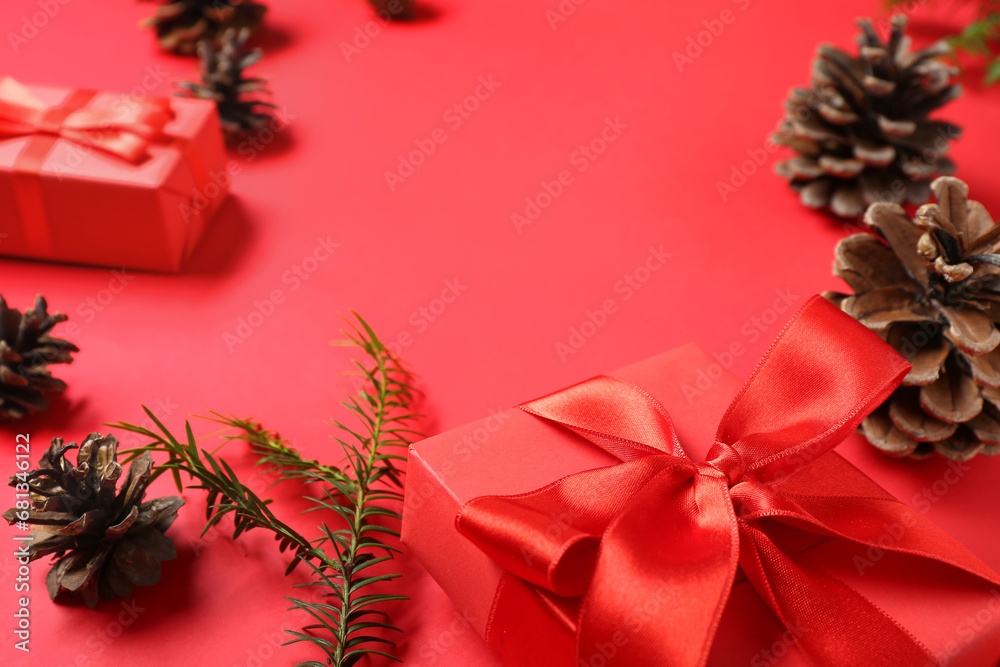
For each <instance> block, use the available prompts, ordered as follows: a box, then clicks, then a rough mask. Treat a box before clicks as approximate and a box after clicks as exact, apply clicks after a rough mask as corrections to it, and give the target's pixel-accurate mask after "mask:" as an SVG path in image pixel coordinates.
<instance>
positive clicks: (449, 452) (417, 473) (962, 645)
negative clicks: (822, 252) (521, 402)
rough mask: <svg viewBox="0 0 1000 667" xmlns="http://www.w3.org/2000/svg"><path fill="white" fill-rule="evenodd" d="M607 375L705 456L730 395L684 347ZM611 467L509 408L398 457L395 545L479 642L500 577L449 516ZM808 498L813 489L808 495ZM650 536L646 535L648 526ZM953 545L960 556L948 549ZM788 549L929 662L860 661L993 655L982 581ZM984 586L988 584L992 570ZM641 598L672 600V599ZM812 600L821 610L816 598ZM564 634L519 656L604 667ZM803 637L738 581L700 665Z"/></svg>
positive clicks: (789, 653)
mask: <svg viewBox="0 0 1000 667" xmlns="http://www.w3.org/2000/svg"><path fill="white" fill-rule="evenodd" d="M852 324H853V323H852ZM610 375H611V376H612V377H613V378H616V379H620V380H625V381H627V382H629V383H633V384H634V385H637V386H638V387H641V388H642V389H644V390H646V391H647V392H648V393H649V394H650V395H652V397H653V398H655V399H656V400H657V401H659V403H660V404H661V405H662V406H663V407H664V408H665V409H666V411H667V412H668V413H669V415H670V418H671V419H672V420H673V425H674V430H675V432H676V435H677V439H678V440H679V442H680V444H681V446H682V447H683V448H684V450H685V451H686V452H687V454H688V455H689V456H690V458H691V459H692V460H694V461H701V460H703V459H705V457H706V454H707V453H708V452H709V447H710V445H711V444H712V443H713V442H714V441H715V437H716V428H717V427H718V425H719V423H720V420H722V418H723V415H724V414H725V413H726V411H727V408H729V406H730V403H731V402H732V401H733V399H734V397H735V396H737V393H738V392H739V391H740V388H741V385H742V383H741V382H740V381H739V380H738V379H737V378H736V377H735V376H733V375H732V374H730V373H728V372H726V371H723V370H722V368H721V366H720V365H719V364H718V363H716V362H715V360H714V359H713V358H712V357H710V356H709V355H707V354H706V353H705V352H703V351H702V350H701V349H699V348H698V347H696V346H694V345H688V346H685V347H682V348H679V349H676V350H673V351H670V352H666V353H664V354H661V355H659V356H657V357H654V358H652V359H647V360H645V361H642V362H640V363H636V364H634V365H631V366H627V367H625V368H622V369H619V370H617V371H614V372H613V373H611V374H610ZM540 400H545V399H540ZM828 457H829V458H828ZM820 458H821V459H823V460H824V461H825V462H826V463H828V464H832V468H831V469H834V470H839V471H841V472H843V473H844V476H845V477H852V478H855V477H856V478H857V479H858V480H862V485H863V486H862V488H865V489H868V491H869V492H870V495H871V496H872V497H873V498H879V497H880V496H883V494H884V496H885V497H888V498H889V501H890V502H891V496H888V494H887V493H885V492H884V490H882V489H881V488H879V487H878V486H877V484H875V483H874V482H873V481H871V480H869V479H868V478H867V477H865V476H864V474H863V473H861V472H860V471H858V470H857V469H856V468H854V467H853V466H852V465H851V464H850V463H848V462H847V461H846V460H844V459H843V458H842V457H840V456H839V455H838V454H836V453H835V452H828V453H826V454H823V455H822V456H821V457H820ZM617 463H619V460H618V458H616V457H615V456H613V455H612V454H610V453H608V452H607V451H605V450H604V449H602V448H600V447H597V446H595V445H594V444H592V443H591V442H588V441H587V440H585V439H583V438H581V437H580V436H579V435H577V434H575V433H574V432H572V431H570V430H569V429H567V428H563V427H562V426H559V425H556V424H553V423H551V422H549V421H546V420H542V419H539V418H538V417H537V416H535V415H534V414H528V412H526V411H524V410H521V409H509V410H505V411H503V412H500V413H495V414H492V415H491V416H489V417H487V418H485V419H482V420H480V421H478V422H475V423H472V424H468V425H466V426H464V427H461V428H458V429H454V430H452V431H449V432H446V433H443V434H440V435H437V436H434V437H432V438H429V439H427V440H424V441H421V442H419V443H416V444H415V445H413V446H412V447H411V449H410V459H409V467H408V479H407V496H406V503H405V510H404V519H403V541H404V542H405V543H406V544H407V545H408V546H409V548H410V549H411V550H412V552H413V553H414V554H415V555H416V556H417V557H418V558H419V559H420V561H421V562H422V563H423V564H424V566H425V567H426V568H427V570H428V571H429V572H430V574H431V575H432V576H433V577H434V578H435V580H436V581H437V582H438V583H439V584H440V585H441V586H442V588H443V589H444V590H445V592H446V593H447V594H448V595H449V597H450V598H451V599H452V600H453V601H454V603H455V605H456V606H457V608H458V610H459V611H460V612H461V613H462V614H463V615H464V616H465V617H466V618H467V619H469V621H470V622H471V623H472V625H473V627H474V628H475V629H476V630H477V631H478V632H479V633H480V635H481V636H486V634H487V630H488V627H489V626H490V624H491V622H492V619H493V617H494V616H495V615H497V614H498V613H499V612H498V600H499V599H500V596H499V595H498V586H500V584H501V582H502V581H506V580H507V579H506V578H505V574H504V571H503V569H502V568H501V567H500V565H498V564H497V563H496V562H494V560H493V559H491V558H490V557H489V556H487V555H486V554H485V553H484V551H483V550H481V548H480V547H478V546H477V545H475V544H473V542H472V541H470V540H469V539H467V537H466V536H464V535H463V534H460V533H459V531H458V529H457V527H456V517H458V516H459V514H460V512H461V511H462V510H463V506H465V505H466V504H467V503H468V502H469V501H470V500H472V499H474V498H481V497H482V496H509V495H512V494H528V493H529V492H534V491H535V490H536V489H540V488H542V487H546V485H551V484H552V483H553V482H555V481H556V480H560V479H561V478H564V477H567V476H569V475H573V474H574V473H579V472H581V471H586V470H591V469H598V468H604V467H607V466H612V465H615V464H617ZM805 468H806V469H808V468H809V466H805ZM795 474H796V473H792V475H791V477H790V479H794V477H795ZM901 474H902V473H901ZM826 483H829V484H832V485H833V486H832V487H831V488H835V487H836V485H837V483H838V479H832V480H828V481H827V482H823V484H826ZM865 485H866V486H865ZM822 491H823V489H816V492H817V493H820V492H822ZM608 492H609V493H612V492H613V490H612V489H609V490H608ZM910 509H912V508H910ZM908 512H909V510H904V516H913V517H916V516H917V514H918V512H917V510H915V509H914V510H913V511H912V514H909V513H908ZM919 518H920V520H921V521H922V520H923V517H919ZM914 520H915V519H914ZM552 524H553V526H555V527H556V529H557V531H558V529H559V526H560V523H559V519H558V516H554V517H553V519H552ZM903 524H905V525H903ZM910 525H911V523H910V520H906V521H903V522H902V524H901V525H888V526H886V528H885V535H884V539H885V543H884V546H886V547H891V546H892V545H893V543H894V542H895V543H897V544H898V541H899V540H902V539H904V538H903V537H902V536H901V534H902V533H905V531H907V530H908V529H909V528H910ZM944 528H945V529H947V526H944ZM650 529H651V530H654V528H653V527H652V526H651V528H650ZM880 539H881V538H880ZM945 539H947V538H945ZM954 546H955V547H957V548H958V549H959V550H960V551H964V549H962V548H961V547H960V546H958V545H957V544H956V545H954ZM801 549H802V553H803V557H804V558H805V559H807V560H808V562H812V563H817V564H820V565H821V568H822V569H823V570H824V571H828V572H830V573H832V574H833V575H835V576H836V577H837V578H838V579H840V580H841V581H842V582H844V583H846V584H847V585H848V586H849V587H851V588H853V589H854V590H855V591H857V592H858V593H860V594H861V595H863V596H865V597H867V598H868V599H869V600H871V601H874V603H875V606H876V607H878V608H880V609H881V610H882V611H884V613H885V614H886V615H888V616H889V617H891V618H893V619H895V621H896V622H897V623H898V624H899V625H900V626H901V627H902V628H905V629H906V630H908V631H909V632H910V633H912V636H915V637H916V638H917V640H918V643H921V644H922V645H923V646H924V647H925V648H926V651H927V652H928V653H929V654H930V656H933V658H930V657H929V658H928V659H927V660H926V662H925V661H920V664H913V663H912V661H911V660H908V659H904V658H899V659H898V660H899V661H896V662H893V661H892V659H890V661H889V662H885V661H884V660H883V661H881V662H872V663H866V664H880V665H881V664H887V665H899V666H900V667H925V664H926V666H927V667H932V666H933V665H948V666H950V667H994V666H995V665H996V664H997V661H998V659H1000V587H998V586H996V585H995V584H993V585H992V587H991V585H990V584H988V583H986V582H984V581H981V580H980V581H974V579H973V578H972V577H970V576H969V575H968V574H967V573H966V572H962V571H959V570H958V569H956V568H951V567H949V566H945V565H943V564H942V563H940V562H934V561H930V560H923V559H920V558H914V557H911V556H909V555H907V554H901V553H894V552H893V551H892V550H891V549H889V548H887V549H881V548H872V547H865V546H862V545H856V544H853V543H845V541H843V540H831V539H823V538H819V539H818V540H813V541H812V542H806V543H803V544H802V546H801ZM970 557H971V554H970ZM983 567H985V566H983ZM993 579H994V580H995V579H996V576H995V573H994V576H993ZM651 595H652V593H651ZM653 602H655V603H657V604H659V603H669V604H679V603H680V602H678V601H677V600H671V601H669V602H667V601H663V600H661V601H655V600H654V601H653ZM817 602H818V603H819V604H820V605H824V604H826V601H825V600H818V601H817ZM536 613H537V612H536V611H535V610H527V609H526V610H525V614H524V619H525V620H524V621H523V623H521V625H525V626H528V627H527V629H525V628H523V627H522V628H518V630H519V631H526V632H528V633H530V632H531V625H532V624H533V623H535V622H536V621H537V618H538V617H537V616H536ZM556 613H559V612H558V611H557V612H556ZM821 617H822V615H821ZM515 624H516V623H515ZM557 624H558V623H557ZM572 624H573V623H572V621H569V622H565V621H563V622H562V627H563V632H562V633H561V634H560V635H559V636H557V637H555V638H554V639H553V638H546V642H545V644H546V645H545V646H544V647H540V648H538V649H537V650H538V653H537V654H532V655H533V657H532V658H531V660H534V662H532V664H546V665H549V667H561V665H563V664H565V665H572V666H573V667H576V666H577V665H578V664H580V665H588V666H590V665H597V664H602V665H603V664H606V663H607V664H611V663H609V662H607V661H606V660H604V659H602V656H601V655H600V654H599V653H596V654H594V655H592V656H590V657H589V658H588V659H582V658H580V657H579V656H577V657H576V658H574V657H573V655H574V642H573V637H572ZM813 630H814V629H813V628H797V627H792V628H789V627H786V625H783V624H782V623H781V622H780V621H779V620H778V618H777V617H776V615H775V614H774V613H773V612H772V610H771V609H770V608H769V607H768V606H767V604H766V603H765V602H764V600H763V599H762V598H761V597H760V595H759V594H758V593H757V591H756V590H755V589H754V587H753V586H752V585H751V583H750V582H749V580H748V579H747V578H745V577H742V576H739V575H738V576H737V578H736V581H735V584H734V585H733V586H732V592H731V594H730V596H729V599H728V603H727V604H726V607H725V609H724V611H723V612H722V615H721V619H720V620H719V622H718V626H717V632H716V633H715V641H714V643H712V645H711V652H710V653H709V654H708V658H707V662H705V663H704V664H707V665H710V666H713V667H732V665H751V667H768V666H772V665H781V666H786V667H797V666H800V665H802V666H804V665H807V664H809V663H808V662H807V660H806V658H805V656H804V654H803V653H802V652H800V650H799V649H798V647H797V645H798V643H799V641H800V639H801V638H802V637H803V636H804V635H805V634H807V633H811V632H813ZM642 631H643V632H685V631H687V629H686V628H683V627H681V628H645V629H643V630H642ZM501 641H502V637H501ZM841 641H849V640H848V639H842V640H841ZM494 648H495V647H494ZM495 650H496V648H495ZM613 652H614V647H613V646H611V645H610V644H609V645H608V653H609V654H610V653H613ZM524 659H525V658H523V657H522V658H520V660H522V661H523V660H524ZM504 664H505V665H507V666H508V667H511V666H513V665H517V664H528V663H524V662H517V661H514V660H511V659H509V658H508V661H507V662H505V663H504ZM678 664H681V663H678ZM685 664H686V663H685Z"/></svg>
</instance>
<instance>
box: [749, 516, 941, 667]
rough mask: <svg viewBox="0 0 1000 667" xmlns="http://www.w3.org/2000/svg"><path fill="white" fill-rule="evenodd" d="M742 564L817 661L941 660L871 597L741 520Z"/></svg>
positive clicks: (887, 665) (890, 665) (834, 666)
mask: <svg viewBox="0 0 1000 667" xmlns="http://www.w3.org/2000/svg"><path fill="white" fill-rule="evenodd" d="M740 566H741V568H742V569H743V571H744V572H745V573H746V575H747V578H748V579H750V581H751V583H753V585H754V587H755V588H756V589H757V592H758V593H759V594H760V596H761V597H762V598H764V600H765V601H766V602H767V603H768V605H769V606H770V607H771V609H772V610H773V611H774V613H775V614H776V615H777V616H778V618H779V619H780V620H781V622H782V623H783V624H784V625H785V627H786V628H788V631H789V633H790V634H791V636H793V637H795V640H796V643H797V645H798V646H799V648H800V649H802V651H803V653H804V654H805V655H806V657H807V658H808V659H809V660H810V661H811V662H812V663H813V664H815V665H820V666H822V667H841V666H842V665H865V666H866V667H899V665H920V666H923V665H934V664H937V663H936V662H935V660H934V657H933V656H932V655H931V653H930V651H929V650H928V649H927V647H926V646H924V645H923V644H922V643H921V642H920V641H919V640H918V639H917V638H916V637H914V636H913V635H912V634H910V633H909V632H908V631H907V630H906V629H905V628H903V627H902V626H901V625H899V623H897V622H896V621H895V619H893V618H892V617H890V616H889V615H888V614H886V613H885V612H884V611H883V610H882V609H880V608H879V607H878V606H876V605H875V604H874V603H873V602H871V601H870V600H869V599H868V598H866V597H864V596H863V595H861V594H860V593H858V592H857V591H855V590H854V589H853V588H851V587H850V586H848V585H846V584H844V583H843V582H841V581H839V580H838V579H835V578H834V577H831V576H829V575H827V574H824V573H822V572H818V571H815V570H807V569H805V568H802V567H800V566H799V565H797V564H796V563H794V562H793V561H792V560H791V559H790V558H788V556H786V555H785V554H784V553H783V552H782V551H781V550H780V549H779V548H778V547H777V546H776V545H775V544H774V542H772V541H771V539H770V538H769V537H768V536H767V535H765V534H764V532H763V531H762V530H761V529H760V528H757V527H756V526H754V525H752V524H748V523H742V522H741V523H740Z"/></svg>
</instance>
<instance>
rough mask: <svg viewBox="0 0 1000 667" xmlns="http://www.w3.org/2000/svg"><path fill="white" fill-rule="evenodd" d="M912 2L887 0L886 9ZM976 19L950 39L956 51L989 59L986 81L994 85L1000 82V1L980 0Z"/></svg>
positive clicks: (949, 41) (908, 0)
mask: <svg viewBox="0 0 1000 667" xmlns="http://www.w3.org/2000/svg"><path fill="white" fill-rule="evenodd" d="M911 2H912V0H887V2H886V7H887V8H888V9H895V8H896V7H899V6H900V5H904V4H911ZM977 4H978V5H979V6H978V7H977V10H976V19H975V20H974V21H973V22H972V23H970V24H969V25H967V26H966V27H965V28H964V29H963V30H962V32H960V33H958V34H957V35H951V36H950V37H948V38H947V39H948V44H950V45H951V48H952V49H954V50H955V51H964V52H965V53H967V54H969V55H971V56H982V57H985V58H987V63H986V76H985V81H986V84H987V85H992V84H994V83H996V82H997V81H1000V0H978V3H977Z"/></svg>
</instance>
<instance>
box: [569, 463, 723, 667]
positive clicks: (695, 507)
mask: <svg viewBox="0 0 1000 667" xmlns="http://www.w3.org/2000/svg"><path fill="white" fill-rule="evenodd" d="M738 539H739V537H738V529H737V527H736V517H735V514H734V513H733V506H732V503H731V502H730V501H729V497H728V494H727V487H726V482H725V479H724V478H722V477H721V476H709V475H702V474H700V473H699V474H697V475H695V476H694V477H693V478H692V479H688V480H686V481H685V482H682V483H678V480H677V479H675V478H673V477H672V476H671V475H670V474H667V473H665V474H661V475H660V476H659V477H657V478H656V479H655V480H653V481H652V482H650V483H649V484H648V485H647V486H646V487H645V488H644V489H643V490H642V491H640V492H639V493H638V494H636V496H635V498H634V500H633V502H632V503H630V504H629V507H628V509H626V510H625V512H623V513H622V514H621V515H620V516H619V517H618V518H617V519H616V520H615V521H614V523H612V524H611V526H610V527H609V528H608V531H607V533H605V536H604V539H603V540H602V542H601V552H600V556H599V558H598V562H597V567H596V568H595V572H594V578H593V583H592V584H591V587H590V589H589V590H588V592H587V596H586V597H585V598H584V603H583V608H582V610H581V616H580V618H581V620H580V628H579V631H578V641H577V655H576V661H575V662H574V663H573V664H574V665H577V664H582V665H594V664H606V665H607V666H608V667H702V666H703V665H704V664H705V663H706V661H707V660H708V655H709V651H710V649H711V646H712V642H713V640H714V638H715V633H716V630H717V628H718V625H719V620H720V619H721V617H722V611H723V609H724V607H725V605H726V602H727V601H728V599H729V593H730V591H731V590H732V586H733V580H734V578H735V575H736V565H737V560H738V549H739V547H738V545H737V543H738ZM601 656H603V658H604V660H602V659H601Z"/></svg>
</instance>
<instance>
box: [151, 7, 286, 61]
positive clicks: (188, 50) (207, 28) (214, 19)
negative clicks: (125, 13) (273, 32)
mask: <svg viewBox="0 0 1000 667" xmlns="http://www.w3.org/2000/svg"><path fill="white" fill-rule="evenodd" d="M140 1H141V2H150V1H151V0H140ZM155 1H157V2H160V3H161V4H162V3H164V2H165V3H166V4H163V6H162V7H160V8H159V9H157V10H156V12H155V13H154V14H153V15H152V16H149V17H147V18H146V19H144V20H143V21H142V23H140V24H139V25H140V26H141V27H143V28H150V27H151V28H154V29H155V30H156V38H157V40H158V41H159V43H160V48H162V49H164V50H165V51H174V52H176V53H183V54H192V53H194V52H195V50H196V49H197V47H198V42H200V41H202V40H207V41H209V42H215V43H216V44H217V43H218V42H219V40H220V39H221V37H222V35H223V34H224V33H225V31H226V30H229V29H234V28H235V29H238V30H239V29H244V28H246V29H248V30H256V29H257V27H258V26H259V25H260V23H261V21H262V20H263V19H264V14H265V13H266V12H267V7H266V6H265V5H261V4H258V3H256V2H252V1H251V0H155Z"/></svg>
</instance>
